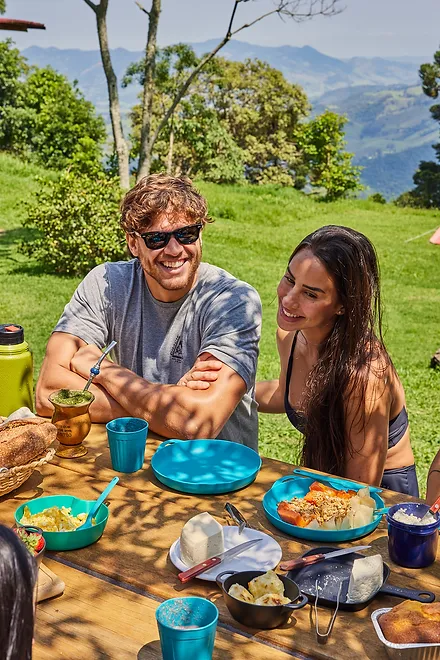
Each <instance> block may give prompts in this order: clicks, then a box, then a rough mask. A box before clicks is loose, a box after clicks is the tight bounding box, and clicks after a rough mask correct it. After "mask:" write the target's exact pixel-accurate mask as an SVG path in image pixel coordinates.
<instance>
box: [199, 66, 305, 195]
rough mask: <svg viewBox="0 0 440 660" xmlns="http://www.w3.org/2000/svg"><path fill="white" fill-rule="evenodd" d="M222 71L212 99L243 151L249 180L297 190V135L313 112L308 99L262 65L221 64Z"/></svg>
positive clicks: (298, 154) (296, 86)
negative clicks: (309, 113)
mask: <svg viewBox="0 0 440 660" xmlns="http://www.w3.org/2000/svg"><path fill="white" fill-rule="evenodd" d="M219 66H221V69H222V71H221V75H219V76H218V79H217V81H216V85H215V86H214V87H213V89H212V90H211V94H210V98H211V102H212V103H213V106H214V108H215V109H216V111H217V113H218V115H219V117H220V118H221V119H223V120H224V121H225V122H226V124H227V127H228V130H229V132H230V133H231V135H232V137H233V139H234V141H235V142H236V144H237V145H238V146H239V147H240V148H241V149H243V151H244V154H245V166H246V178H247V179H248V180H249V181H250V182H251V183H258V184H262V183H278V184H281V185H292V184H293V182H294V180H295V170H296V168H297V166H298V163H299V162H300V161H301V153H300V150H299V149H298V144H297V141H296V131H297V129H298V125H299V122H300V120H302V119H304V118H305V116H306V115H307V113H308V112H309V109H310V108H309V103H308V101H307V97H306V95H305V93H304V92H303V90H302V89H301V88H300V87H299V86H298V85H294V84H292V83H290V82H288V81H287V80H286V79H285V78H284V76H283V74H282V73H281V71H279V70H278V69H274V68H273V67H271V66H270V65H269V64H267V63H266V62H261V61H260V60H249V59H248V60H246V61H245V62H228V61H227V60H219Z"/></svg>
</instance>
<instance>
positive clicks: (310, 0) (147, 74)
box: [84, 0, 340, 183]
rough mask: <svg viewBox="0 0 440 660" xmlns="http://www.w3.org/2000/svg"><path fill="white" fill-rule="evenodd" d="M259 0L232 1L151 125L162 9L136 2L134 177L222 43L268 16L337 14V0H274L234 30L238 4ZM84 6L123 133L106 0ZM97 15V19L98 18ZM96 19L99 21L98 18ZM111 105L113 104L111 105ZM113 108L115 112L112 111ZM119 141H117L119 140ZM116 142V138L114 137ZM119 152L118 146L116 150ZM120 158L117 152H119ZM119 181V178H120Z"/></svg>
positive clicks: (146, 166) (147, 165) (145, 170)
mask: <svg viewBox="0 0 440 660" xmlns="http://www.w3.org/2000/svg"><path fill="white" fill-rule="evenodd" d="M258 1H259V0H233V3H232V11H231V15H230V17H229V24H228V28H227V30H226V33H225V35H224V37H223V39H221V40H220V42H219V43H218V44H217V45H216V46H215V47H214V48H213V49H212V51H211V52H210V53H207V54H206V55H205V56H204V57H202V58H201V60H200V62H199V63H198V64H197V65H196V66H195V67H194V68H193V69H192V70H191V71H190V72H189V74H188V76H187V77H186V78H185V80H184V81H183V82H182V84H181V85H180V87H179V89H178V90H177V91H176V93H175V95H174V98H173V101H172V103H171V105H170V106H169V108H168V110H167V111H166V113H165V115H164V116H163V117H162V118H161V120H160V122H159V123H158V124H157V126H156V125H154V122H153V100H154V93H155V67H156V53H157V31H158V27H159V19H160V13H161V8H162V0H151V7H150V9H149V10H148V9H145V7H143V6H142V5H141V4H140V2H137V1H136V4H137V5H138V6H139V8H140V9H141V10H142V12H143V13H145V14H146V15H147V16H148V37H147V44H146V48H145V68H144V75H143V78H144V89H143V99H142V117H141V135H140V155H139V167H138V173H137V177H138V179H139V178H141V177H142V176H145V175H147V174H149V172H150V170H151V166H152V160H153V149H154V147H155V144H156V141H157V140H158V138H159V136H160V134H161V132H162V130H163V129H164V128H165V126H166V125H167V124H168V122H169V121H170V119H171V117H172V116H173V114H174V111H175V109H176V107H177V105H178V104H179V103H180V101H181V99H182V98H183V97H184V96H185V94H186V93H187V91H188V89H189V87H190V86H191V84H192V83H193V82H194V81H195V80H196V78H197V76H198V75H199V73H200V72H201V71H202V69H204V67H205V66H206V65H207V64H208V63H209V62H210V61H211V60H212V58H213V57H215V55H217V53H218V52H219V51H220V50H221V49H222V48H223V46H225V44H227V43H228V41H230V40H231V39H232V37H234V36H235V35H237V34H238V33H239V32H241V31H242V30H245V29H247V28H249V27H251V26H252V25H255V24H256V23H258V22H259V21H262V20H264V19H265V18H267V17H268V16H274V15H276V16H279V17H280V18H281V19H286V18H290V19H292V20H294V21H298V22H299V21H303V20H307V19H311V18H313V17H314V16H317V15H323V16H332V15H334V14H336V13H339V11H340V9H339V4H340V0H273V1H274V4H273V8H272V9H270V10H269V11H267V12H264V13H261V14H259V15H257V16H256V17H255V18H254V19H253V20H251V21H249V22H248V23H244V24H242V25H241V26H240V27H238V28H236V29H234V23H235V20H236V17H237V11H238V8H239V5H240V4H242V3H245V2H252V3H253V4H255V5H256V4H257V3H258ZM84 2H86V3H87V5H88V6H89V7H90V8H91V9H92V10H93V11H94V12H95V14H96V17H97V27H98V37H99V40H100V49H101V58H102V61H103V66H104V71H105V74H106V78H107V86H108V89H109V100H110V110H111V113H110V114H111V120H112V127H113V134H114V135H116V133H118V134H119V135H120V136H122V138H121V140H122V139H123V133H122V126H121V125H120V111H119V99H118V96H117V81H116V76H115V75H114V72H113V68H112V67H111V60H110V52H109V48H108V39H107V27H106V23H105V16H106V12H107V7H108V0H100V2H99V4H95V3H93V2H92V0H84ZM99 17H100V18H99ZM98 18H99V20H98ZM112 104H113V105H112ZM112 107H113V110H114V112H113V113H112ZM121 140H120V142H121ZM115 143H116V138H115ZM117 151H118V149H117ZM118 158H119V151H118ZM121 183H122V180H121Z"/></svg>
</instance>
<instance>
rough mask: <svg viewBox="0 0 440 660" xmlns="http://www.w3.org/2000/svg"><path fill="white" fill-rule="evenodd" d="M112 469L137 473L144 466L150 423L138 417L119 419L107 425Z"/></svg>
mask: <svg viewBox="0 0 440 660" xmlns="http://www.w3.org/2000/svg"><path fill="white" fill-rule="evenodd" d="M105 427H106V429H107V437H108V445H109V447H110V457H111V461H112V468H113V469H114V470H116V471H117V472H137V470H140V469H141V468H142V466H143V464H144V454H145V445H146V443H147V435H148V422H146V421H145V419H139V418H137V417H118V418H117V419H112V421H111V422H108V423H107V424H106V425H105Z"/></svg>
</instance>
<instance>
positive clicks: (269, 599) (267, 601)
mask: <svg viewBox="0 0 440 660" xmlns="http://www.w3.org/2000/svg"><path fill="white" fill-rule="evenodd" d="M287 603H290V598H286V596H280V594H264V596H260V598H257V600H256V601H255V605H287Z"/></svg>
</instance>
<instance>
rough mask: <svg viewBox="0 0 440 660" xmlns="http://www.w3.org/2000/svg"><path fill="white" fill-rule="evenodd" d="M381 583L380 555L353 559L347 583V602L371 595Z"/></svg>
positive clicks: (367, 597)
mask: <svg viewBox="0 0 440 660" xmlns="http://www.w3.org/2000/svg"><path fill="white" fill-rule="evenodd" d="M382 583H383V561H382V557H381V555H373V556H372V557H363V558H362V559H355V560H354V562H353V569H352V571H351V575H350V582H349V585H348V593H347V603H360V602H363V601H365V600H368V599H369V598H371V596H373V595H374V594H375V593H376V591H378V589H380V588H381V586H382Z"/></svg>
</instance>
